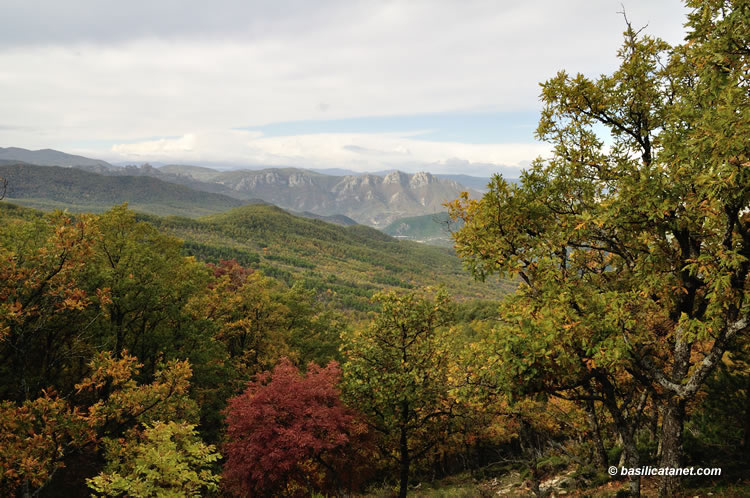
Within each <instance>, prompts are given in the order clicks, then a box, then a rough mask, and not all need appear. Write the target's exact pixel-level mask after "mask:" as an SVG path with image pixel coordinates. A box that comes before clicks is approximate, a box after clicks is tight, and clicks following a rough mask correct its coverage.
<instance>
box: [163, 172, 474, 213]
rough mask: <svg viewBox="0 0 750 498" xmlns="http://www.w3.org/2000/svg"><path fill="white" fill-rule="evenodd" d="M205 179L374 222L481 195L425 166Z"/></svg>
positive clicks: (245, 194)
mask: <svg viewBox="0 0 750 498" xmlns="http://www.w3.org/2000/svg"><path fill="white" fill-rule="evenodd" d="M159 170H161V168H160V169H159ZM159 170H158V171H159ZM195 171H196V170H195V167H192V166H191V167H178V166H173V167H170V168H169V169H168V172H169V174H171V175H173V176H175V177H179V178H182V179H183V181H184V179H186V178H191V179H193V180H198V179H197V178H196V177H195V176H193V173H194V172H195ZM199 173H200V175H202V176H203V177H204V178H205V175H206V174H207V172H205V171H203V169H201V170H200V172H199ZM165 179H166V177H165ZM204 183H212V184H215V185H221V186H222V187H224V188H225V189H224V190H222V193H226V194H227V195H232V196H234V197H237V198H240V199H244V198H249V197H252V198H258V199H263V200H264V201H267V202H270V203H271V204H275V205H277V206H280V207H282V208H285V209H290V210H292V211H297V212H305V211H307V212H311V213H315V214H318V215H323V216H330V215H335V214H342V215H344V216H347V217H349V218H352V219H353V220H356V221H357V222H358V223H362V224H366V225H371V226H375V227H383V226H385V225H387V224H389V223H390V222H392V221H393V220H395V219H397V218H403V217H405V216H418V215H425V214H431V213H436V212H439V211H443V210H444V209H445V208H444V207H443V203H445V202H447V201H450V200H453V199H455V198H457V197H458V196H459V195H460V194H461V192H464V191H468V192H469V193H470V195H471V196H472V197H478V196H479V195H480V193H479V192H478V191H476V190H473V189H468V188H466V187H464V186H463V185H461V184H459V183H458V182H455V181H453V180H450V179H446V178H439V177H437V176H436V175H432V174H431V173H426V172H419V173H413V174H409V173H403V172H401V171H392V172H390V173H388V174H386V175H385V176H382V177H381V176H377V175H373V174H367V173H366V174H362V175H347V176H334V175H326V174H322V173H316V172H314V171H310V170H303V169H297V168H273V169H264V170H236V171H224V172H217V174H216V175H215V176H213V177H212V178H211V180H210V181H209V182H204ZM191 186H192V185H191ZM194 188H195V187H194ZM226 189H228V190H226Z"/></svg>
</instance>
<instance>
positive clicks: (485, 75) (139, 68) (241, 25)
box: [0, 0, 686, 176]
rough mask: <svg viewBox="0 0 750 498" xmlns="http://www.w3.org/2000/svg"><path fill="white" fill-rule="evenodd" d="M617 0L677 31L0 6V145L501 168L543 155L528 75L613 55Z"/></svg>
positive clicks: (578, 12)
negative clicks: (630, 25)
mask: <svg viewBox="0 0 750 498" xmlns="http://www.w3.org/2000/svg"><path fill="white" fill-rule="evenodd" d="M621 3H622V4H623V5H624V7H625V10H626V12H627V15H628V17H629V19H630V20H631V22H632V23H633V25H635V26H636V27H640V26H643V25H646V24H648V28H647V29H646V32H647V33H649V34H652V35H655V36H660V37H661V38H664V39H665V40H667V41H669V42H671V43H679V42H680V41H681V40H682V38H683V36H684V28H683V23H684V20H685V16H684V14H685V12H686V11H685V9H684V7H683V6H682V4H681V3H680V2H679V1H676V0H658V1H655V0H622V2H621V1H620V0H615V1H610V0H586V1H583V0H579V1H575V0H549V1H548V0H525V1H521V0H517V1H505V0H494V1H472V0H463V1H459V0H455V1H439V0H430V1H419V0H402V1H393V2H390V1H375V0H373V1H357V0H345V1H309V0H299V1H295V0H283V1H279V0H274V1H271V0H269V1H263V2H261V1H249V0H236V1H234V0H227V1H216V0H214V1H207V0H128V1H123V0H117V1H109V0H66V1H60V0H3V2H2V6H0V68H1V69H0V95H2V98H0V146H2V147H9V146H16V147H24V148H28V149H40V148H53V149H58V150H63V151H65V152H70V153H77V154H82V155H86V156H89V157H96V158H101V159H105V160H109V161H131V162H134V163H140V162H144V161H164V162H179V163H186V164H207V163H208V164H215V165H254V166H258V165H286V166H299V167H311V168H347V169H353V170H358V171H377V170H383V169H390V168H399V169H402V170H406V171H417V170H421V169H428V170H430V171H433V172H436V173H440V172H456V173H467V174H474V175H482V176H484V175H487V174H489V173H491V172H494V171H501V172H502V171H512V170H513V168H518V167H519V166H523V165H524V164H527V163H528V161H530V160H533V159H534V158H535V157H537V156H538V155H540V154H541V155H543V154H545V153H546V152H547V151H548V146H547V145H546V144H541V143H537V142H535V141H534V138H533V132H534V128H535V126H536V121H537V117H538V112H539V109H540V105H539V102H538V94H539V86H538V84H539V82H541V81H544V80H545V79H547V78H549V77H551V76H553V75H554V74H555V73H556V72H557V71H558V70H561V69H566V70H567V71H568V72H572V73H575V72H582V73H584V74H587V75H591V76H595V75H598V74H601V73H604V72H609V71H611V70H612V69H613V68H614V67H615V66H616V64H617V59H616V57H615V54H616V51H617V48H618V47H619V45H620V43H621V41H622V31H623V29H624V23H623V18H622V15H621V14H618V12H620V11H622V6H621ZM504 167H510V168H511V169H510V170H508V169H507V168H504Z"/></svg>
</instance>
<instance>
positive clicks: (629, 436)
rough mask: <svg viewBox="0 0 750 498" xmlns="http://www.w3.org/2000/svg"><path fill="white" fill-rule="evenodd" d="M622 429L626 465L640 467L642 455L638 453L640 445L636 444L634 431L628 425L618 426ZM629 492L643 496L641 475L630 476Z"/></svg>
mask: <svg viewBox="0 0 750 498" xmlns="http://www.w3.org/2000/svg"><path fill="white" fill-rule="evenodd" d="M620 430H622V432H621V436H622V448H623V456H624V457H625V458H624V460H625V466H626V467H627V468H630V469H635V468H638V467H639V466H640V464H641V457H640V455H639V454H638V447H637V446H636V444H635V438H634V437H633V433H632V432H631V431H630V430H628V428H627V427H618V431H620ZM628 481H629V482H628V493H630V496H641V478H640V476H635V475H633V476H628Z"/></svg>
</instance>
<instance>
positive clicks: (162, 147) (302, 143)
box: [111, 130, 549, 174]
mask: <svg viewBox="0 0 750 498" xmlns="http://www.w3.org/2000/svg"><path fill="white" fill-rule="evenodd" d="M548 153H549V147H548V146H547V145H545V144H462V143H452V142H431V141H425V140H415V139H413V138H410V137H408V136H406V137H405V136H402V135H398V134H385V133H379V134H374V133H373V134H358V133H321V134H311V135H298V136H290V137H264V136H262V135H260V134H259V133H257V132H249V131H236V130H233V131H229V132H224V131H205V132H197V133H189V134H186V135H184V136H181V137H177V138H171V139H160V140H149V141H144V142H138V143H130V144H118V145H115V146H114V147H113V148H112V151H111V154H112V157H111V158H112V159H115V160H120V161H134V162H138V161H143V160H144V159H146V158H148V159H151V160H156V161H178V162H182V163H191V162H192V163H205V162H216V163H225V164H243V165H261V164H264V165H274V166H297V167H305V168H347V169H353V170H355V171H374V170H379V169H383V168H397V169H401V170H404V171H417V170H421V169H424V168H425V167H426V165H429V166H430V170H431V171H433V172H435V173H444V172H445V173H447V172H451V171H461V172H468V170H472V168H474V170H476V171H473V170H472V172H473V173H476V174H479V173H481V174H489V173H491V172H492V171H490V170H492V169H493V168H494V169H498V168H499V167H500V166H516V167H517V166H518V165H519V164H521V163H523V162H524V161H525V160H527V159H528V158H535V157H537V156H539V155H545V154H548ZM474 166H475V167H474Z"/></svg>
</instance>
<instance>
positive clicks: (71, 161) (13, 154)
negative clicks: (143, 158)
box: [0, 147, 116, 172]
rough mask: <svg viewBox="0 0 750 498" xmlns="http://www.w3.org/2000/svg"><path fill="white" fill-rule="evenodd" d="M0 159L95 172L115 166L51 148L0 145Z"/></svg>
mask: <svg viewBox="0 0 750 498" xmlns="http://www.w3.org/2000/svg"><path fill="white" fill-rule="evenodd" d="M0 159H3V160H7V161H20V162H24V163H28V164H37V165H39V166H61V167H66V168H71V167H76V168H81V169H87V170H91V171H95V172H99V171H97V170H100V171H101V170H104V171H107V170H112V169H114V168H116V166H112V165H111V164H109V163H108V162H106V161H102V160H100V159H90V158H88V157H83V156H76V155H74V154H66V153H65V152H60V151H58V150H53V149H41V150H28V149H22V148H20V147H6V148H3V147H0Z"/></svg>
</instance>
